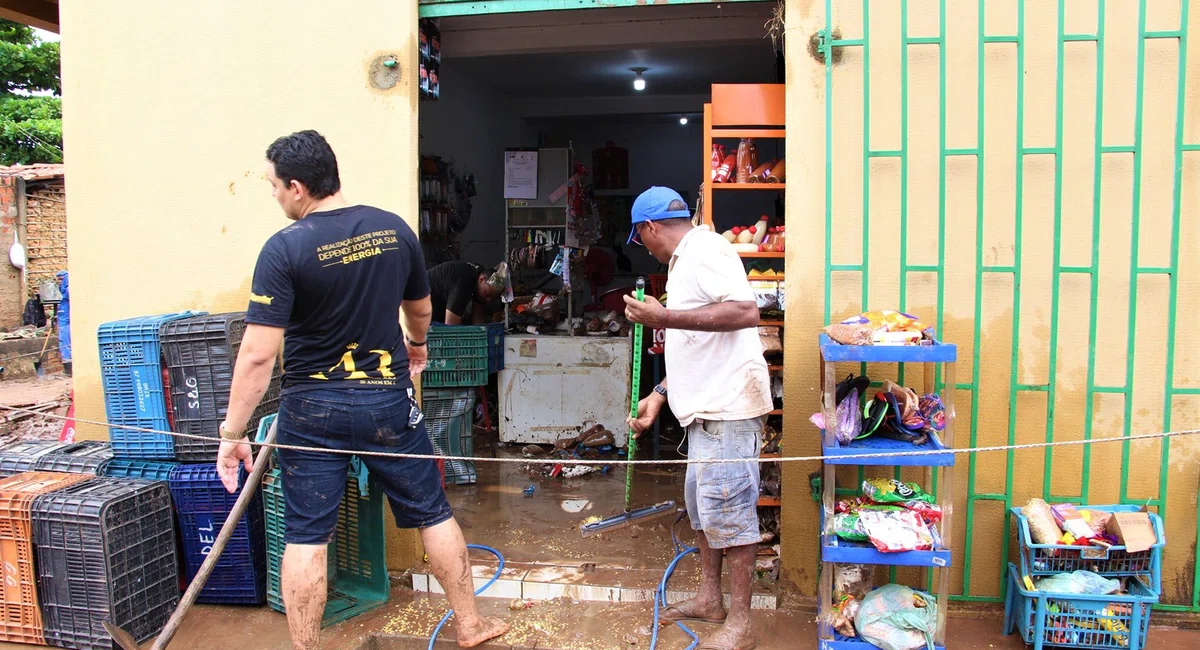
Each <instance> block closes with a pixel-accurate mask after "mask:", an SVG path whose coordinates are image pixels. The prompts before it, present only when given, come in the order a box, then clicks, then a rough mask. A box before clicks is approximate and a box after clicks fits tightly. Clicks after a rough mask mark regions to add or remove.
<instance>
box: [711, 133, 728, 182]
mask: <svg viewBox="0 0 1200 650" xmlns="http://www.w3.org/2000/svg"><path fill="white" fill-rule="evenodd" d="M724 160H725V145H723V144H717V143H715V142H714V143H713V146H712V162H711V166H712V172H711V174H710V176H709V178H710V179H712V180H714V181H715V180H716V179H717V170H718V169H720V168H721V162H723V161H724Z"/></svg>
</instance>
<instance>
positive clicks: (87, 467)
mask: <svg viewBox="0 0 1200 650" xmlns="http://www.w3.org/2000/svg"><path fill="white" fill-rule="evenodd" d="M112 458H113V452H112V445H110V444H108V443H107V442H101V441H99V440H83V441H80V442H72V443H67V446H65V447H62V448H59V449H54V450H52V451H50V452H49V453H46V454H43V455H42V456H39V457H38V459H37V461H36V462H35V463H34V466H33V469H34V471H38V472H69V473H71V474H92V475H96V476H98V475H101V474H104V468H105V466H107V465H108V463H109V461H111V460H112Z"/></svg>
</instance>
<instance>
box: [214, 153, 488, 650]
mask: <svg viewBox="0 0 1200 650" xmlns="http://www.w3.org/2000/svg"><path fill="white" fill-rule="evenodd" d="M267 161H268V165H267V177H268V179H269V180H270V181H271V194H272V195H273V196H274V197H275V200H276V201H277V202H278V203H279V205H280V207H282V208H283V212H284V214H285V215H287V217H288V218H289V219H292V220H293V221H295V222H296V223H294V224H292V225H290V226H288V227H287V228H284V229H283V230H281V231H279V232H277V233H275V235H274V236H272V237H271V238H270V239H268V240H267V243H266V244H265V245H264V246H263V249H262V252H261V253H260V254H259V257H258V264H257V265H256V267H255V269H254V279H253V281H252V283H251V289H250V306H249V308H248V309H247V311H246V323H247V325H246V332H245V335H244V336H243V338H242V343H241V350H240V352H239V353H238V359H237V363H236V365H235V367H234V371H233V386H232V389H231V391H230V396H229V410H228V413H227V414H226V417H225V421H224V422H223V423H221V426H220V433H221V439H222V442H221V448H220V451H219V452H218V456H217V471H218V473H219V474H220V476H221V480H222V482H223V483H224V484H225V487H226V488H227V489H228V490H229V491H230V492H236V491H237V489H238V466H239V465H242V464H244V465H245V467H246V469H247V470H249V469H250V468H251V454H250V445H249V444H247V442H246V438H245V428H246V423H247V422H248V420H249V419H250V415H251V413H252V412H253V410H254V408H255V407H256V406H257V405H258V402H259V400H261V399H262V396H263V393H264V392H265V391H266V389H267V386H268V384H269V383H270V379H271V372H272V369H273V367H274V365H275V357H276V355H277V353H278V350H279V346H280V343H283V344H284V353H283V357H284V370H285V372H284V379H283V397H282V399H281V400H280V409H279V417H278V433H277V440H278V442H279V443H280V444H283V445H294V446H299V447H309V448H320V449H337V450H343V451H366V452H393V453H407V454H419V455H432V454H433V446H432V444H431V443H430V441H429V437H428V434H427V433H426V431H425V422H424V416H423V415H422V413H421V411H420V408H419V407H418V405H417V403H416V400H415V399H414V397H413V382H412V378H413V377H415V376H416V375H418V374H420V372H421V371H422V370H423V369H424V368H425V362H426V358H427V353H426V348H425V336H426V333H427V332H428V329H429V322H430V315H431V306H430V300H429V283H428V280H427V277H426V274H425V260H424V256H423V255H422V253H421V246H420V244H419V243H418V241H417V237H416V235H415V234H414V233H413V231H412V229H411V228H409V226H408V224H406V223H405V222H404V221H403V220H402V219H401V218H400V217H398V216H397V215H395V214H392V213H390V212H385V211H384V210H380V209H378V208H372V207H369V206H363V205H350V204H348V203H346V201H345V199H344V198H343V197H342V194H341V181H340V179H339V177H338V170H337V159H336V157H335V156H334V154H333V149H331V148H330V147H329V144H328V143H327V142H326V141H325V139H324V138H323V137H321V135H320V134H318V133H317V132H315V131H301V132H299V133H293V134H291V135H288V136H284V137H282V138H279V139H278V140H276V141H275V142H274V143H273V144H272V145H271V146H270V148H268V149H267ZM401 323H403V329H402V328H401ZM260 453H262V452H260ZM278 458H279V464H280V467H281V469H282V475H283V497H284V525H285V532H284V541H285V542H286V544H287V548H286V550H285V551H284V555H283V566H282V592H283V602H284V605H285V606H286V609H287V616H288V628H289V631H290V632H291V637H292V644H293V646H294V647H296V648H298V649H300V650H308V649H312V648H316V647H317V645H318V642H319V639H320V632H321V617H322V613H323V612H324V609H325V599H326V598H325V592H326V579H327V576H326V575H325V572H326V569H325V567H326V545H327V544H328V543H329V542H330V541H331V540H332V538H333V534H334V531H335V528H336V526H337V520H338V510H339V504H340V503H341V501H342V496H343V494H344V491H345V486H346V472H347V469H348V465H349V462H350V456H349V455H347V454H334V453H327V452H316V451H297V450H294V449H279V450H278ZM360 458H361V459H362V461H363V462H364V463H366V465H367V467H368V469H369V471H370V472H371V475H372V476H373V477H374V478H375V479H376V480H377V481H378V482H379V484H380V485H381V486H382V488H383V490H384V492H385V493H386V494H387V496H388V500H389V502H390V503H391V506H392V513H393V514H394V515H395V517H396V523H397V525H398V526H400V527H402V528H418V529H420V531H421V539H422V541H423V542H424V545H425V549H426V551H427V552H428V554H429V561H430V563H431V565H432V568H433V573H434V575H435V576H436V577H437V579H438V582H440V583H441V584H442V585H443V587H444V588H445V590H446V595H447V598H448V599H449V600H450V605H451V606H452V607H453V608H454V611H455V618H456V620H457V626H458V644H459V645H460V646H462V647H474V646H476V645H479V644H481V643H483V642H485V641H487V640H488V639H492V638H495V637H497V636H500V635H502V634H504V633H505V632H506V631H507V630H508V624H506V623H505V622H503V621H501V620H499V619H491V618H483V617H481V616H480V615H479V612H478V610H477V609H476V606H475V597H474V595H473V594H472V589H473V584H472V580H471V567H470V564H469V562H468V560H467V548H466V543H465V542H464V540H463V536H462V531H461V530H460V529H459V527H458V523H457V522H456V521H455V520H454V515H453V513H451V511H450V504H449V502H448V501H447V500H446V494H445V490H444V489H443V487H442V481H441V477H440V474H439V472H438V469H437V465H436V463H435V462H434V461H433V460H417V459H407V458H395V457H380V456H370V455H364V456H360Z"/></svg>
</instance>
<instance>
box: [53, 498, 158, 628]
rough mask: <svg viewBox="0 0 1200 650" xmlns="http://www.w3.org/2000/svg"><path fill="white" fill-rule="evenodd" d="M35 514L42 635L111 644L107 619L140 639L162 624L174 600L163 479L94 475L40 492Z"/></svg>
mask: <svg viewBox="0 0 1200 650" xmlns="http://www.w3.org/2000/svg"><path fill="white" fill-rule="evenodd" d="M32 520H33V531H34V545H35V549H36V553H37V560H38V561H37V571H38V596H39V598H40V599H41V603H42V615H43V617H44V619H45V635H46V642H47V643H49V644H50V645H53V646H58V647H63V648H81V649H91V648H112V647H113V641H112V637H111V636H109V634H108V632H107V631H106V630H105V629H104V625H103V624H104V622H105V621H110V622H112V623H113V624H114V625H116V626H118V627H120V628H122V629H124V630H125V631H127V632H129V633H130V634H131V635H132V636H133V637H134V638H135V639H137V640H138V641H144V640H146V639H148V638H150V637H151V636H154V635H155V634H157V633H158V631H159V630H161V629H162V627H163V625H164V624H165V623H166V621H167V618H169V617H170V615H171V612H173V611H174V609H175V605H176V604H177V603H178V602H179V575H178V571H177V568H176V567H177V564H176V555H175V530H174V527H173V526H172V518H171V497H170V494H169V493H168V490H167V486H166V485H164V484H163V483H161V482H150V481H139V480H132V479H123V478H122V479H117V478H106V477H99V478H93V479H91V480H88V481H85V482H83V483H78V484H75V485H72V486H70V487H67V488H64V489H61V490H58V491H57V492H52V493H49V494H45V495H42V496H39V497H37V498H36V499H35V500H34V502H33V507H32Z"/></svg>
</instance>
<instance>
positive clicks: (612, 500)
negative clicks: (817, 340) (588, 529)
mask: <svg viewBox="0 0 1200 650" xmlns="http://www.w3.org/2000/svg"><path fill="white" fill-rule="evenodd" d="M482 438H485V436H477V438H476V450H477V452H479V453H482V454H488V453H491V451H492V446H491V445H490V444H487V443H486V442H485V441H484V440H482ZM520 449H521V447H520V446H507V447H504V446H502V447H501V448H499V449H497V450H496V454H497V455H499V456H502V457H510V458H522V456H521V452H520ZM670 454H671V456H670V457H678V456H677V455H675V454H674V452H673V451H672V452H670ZM639 457H640V456H639ZM529 460H530V463H528V465H526V464H516V463H478V465H477V467H476V469H477V470H478V473H479V479H478V481H477V482H476V484H475V485H468V486H456V487H452V488H448V489H447V491H446V493H447V496H449V497H450V503H451V505H453V507H454V513H455V516H456V517H457V518H458V522H459V525H461V526H462V528H463V533H464V535H465V536H466V538H467V541H468V542H469V543H478V544H488V545H491V546H496V547H497V548H498V549H500V550H501V552H503V553H504V555H505V557H506V558H507V559H508V560H510V561H513V562H526V563H533V562H539V563H554V564H571V563H594V564H596V565H597V566H608V567H626V568H634V569H657V570H659V571H661V570H662V569H663V568H664V567H665V566H666V564H667V563H668V562H670V561H671V558H672V557H674V555H675V553H674V547H673V546H672V544H671V535H670V529H671V525H672V523H673V522H674V520H675V519H674V517H672V516H667V517H662V518H657V519H653V520H649V521H645V522H641V523H638V524H635V525H633V526H630V527H628V528H625V529H623V530H619V531H614V532H611V533H606V534H603V535H598V536H593V537H589V538H586V539H585V538H583V536H582V535H581V534H580V532H579V526H580V524H581V523H583V522H584V520H585V519H587V518H589V517H597V516H599V517H609V516H613V515H619V514H621V512H622V511H623V510H624V507H625V471H624V469H619V470H618V469H615V468H614V469H613V470H612V471H609V472H608V473H600V472H596V473H592V474H587V475H585V476H581V477H577V478H549V477H545V476H540V475H538V472H537V471H536V470H537V469H538V468H539V467H545V466H547V465H548V463H547V459H545V458H544V457H543V458H533V459H529ZM683 478H684V468H683V466H682V465H681V466H678V467H669V466H668V467H647V468H645V469H640V470H638V471H636V472H635V474H634V477H633V499H632V505H633V507H634V508H638V507H643V506H648V505H653V504H656V503H659V502H662V501H668V500H673V501H675V502H676V504H677V505H678V506H679V507H683ZM531 485H532V486H533V488H534V489H533V493H532V494H531V495H529V496H526V495H525V490H526V488H528V487H529V486H531ZM676 531H677V532H678V535H679V537H680V539H681V541H683V542H684V543H688V544H690V543H692V542H693V540H694V535H693V534H692V532H691V530H690V529H689V527H688V525H687V523H686V522H683V523H680V524H679V525H678V526H677V527H676Z"/></svg>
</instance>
